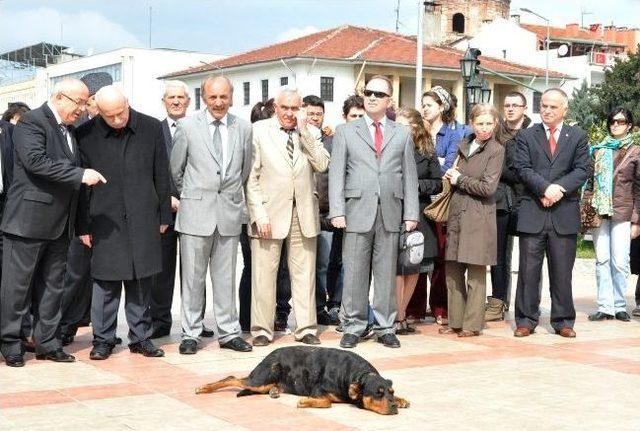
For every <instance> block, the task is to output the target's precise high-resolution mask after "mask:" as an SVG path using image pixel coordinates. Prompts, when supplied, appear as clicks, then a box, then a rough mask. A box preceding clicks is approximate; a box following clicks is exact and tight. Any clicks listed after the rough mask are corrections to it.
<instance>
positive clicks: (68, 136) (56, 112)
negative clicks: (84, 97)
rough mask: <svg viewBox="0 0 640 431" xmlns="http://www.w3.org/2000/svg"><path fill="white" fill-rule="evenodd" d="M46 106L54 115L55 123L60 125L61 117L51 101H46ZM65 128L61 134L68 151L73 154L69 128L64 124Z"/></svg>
mask: <svg viewBox="0 0 640 431" xmlns="http://www.w3.org/2000/svg"><path fill="white" fill-rule="evenodd" d="M47 106H48V107H49V109H51V112H53V116H54V117H56V123H58V127H60V125H61V124H62V119H61V118H60V115H59V114H58V111H57V110H56V107H55V106H53V104H52V103H51V101H47ZM62 125H64V124H62ZM65 130H66V131H65V132H63V134H64V137H65V138H66V139H67V145H68V146H69V151H71V154H73V138H72V137H71V133H70V132H69V129H67V126H65Z"/></svg>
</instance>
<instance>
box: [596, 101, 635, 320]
mask: <svg viewBox="0 0 640 431" xmlns="http://www.w3.org/2000/svg"><path fill="white" fill-rule="evenodd" d="M632 127H633V116H632V114H631V112H630V111H629V110H628V109H626V108H623V107H617V108H614V109H613V110H612V111H611V113H610V114H609V116H608V118H607V129H608V132H609V136H607V137H606V138H605V139H604V140H603V141H602V142H600V143H599V144H596V145H593V146H591V148H590V154H591V157H592V158H593V177H592V179H591V181H590V183H591V184H592V191H593V195H592V200H591V205H592V206H593V208H594V209H595V210H596V212H597V214H598V215H599V216H600V219H601V220H602V222H601V224H600V227H598V228H596V229H595V230H594V232H593V239H594V244H595V250H596V281H597V285H598V311H597V312H596V313H593V314H591V315H589V320H591V321H600V320H607V319H614V318H615V319H617V320H622V321H625V322H628V321H629V320H630V317H629V314H628V313H627V307H626V306H627V304H626V301H625V291H626V290H627V279H628V277H629V246H630V243H631V239H632V238H636V237H637V236H638V235H639V234H640V226H639V225H638V223H639V221H640V220H639V214H638V210H639V209H640V146H639V145H637V143H639V141H640V140H639V136H638V135H637V134H630V133H629V132H630V131H631V128H632Z"/></svg>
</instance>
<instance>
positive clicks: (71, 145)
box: [59, 123, 73, 154]
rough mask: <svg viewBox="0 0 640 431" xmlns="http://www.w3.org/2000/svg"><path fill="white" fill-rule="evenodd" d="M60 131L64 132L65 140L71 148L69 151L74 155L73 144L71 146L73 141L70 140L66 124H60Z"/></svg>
mask: <svg viewBox="0 0 640 431" xmlns="http://www.w3.org/2000/svg"><path fill="white" fill-rule="evenodd" d="M59 126H60V131H61V132H62V136H64V140H65V141H67V146H68V147H69V151H71V154H73V144H71V140H70V139H69V129H67V126H66V124H64V123H60V124H59Z"/></svg>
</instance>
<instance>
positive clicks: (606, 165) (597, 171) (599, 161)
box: [589, 134, 632, 216]
mask: <svg viewBox="0 0 640 431" xmlns="http://www.w3.org/2000/svg"><path fill="white" fill-rule="evenodd" d="M631 143H632V140H631V134H628V135H627V136H625V137H624V138H622V139H620V140H618V139H614V138H612V137H611V136H607V137H606V138H605V139H604V140H603V141H602V142H600V143H599V144H597V145H592V146H591V147H590V148H589V155H590V156H592V157H594V168H593V179H594V181H593V197H592V198H591V206H592V207H593V208H594V209H595V210H596V212H597V213H598V214H599V215H601V216H612V215H613V171H614V169H615V166H614V153H615V151H617V150H619V149H620V148H626V147H628V146H629V145H631ZM598 150H600V151H598ZM594 154H595V156H594Z"/></svg>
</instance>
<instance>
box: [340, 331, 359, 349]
mask: <svg viewBox="0 0 640 431" xmlns="http://www.w3.org/2000/svg"><path fill="white" fill-rule="evenodd" d="M358 341H359V337H358V336H357V335H355V334H344V335H343V336H342V339H340V347H342V348H344V349H353V348H354V347H356V346H357V345H358Z"/></svg>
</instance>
